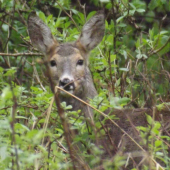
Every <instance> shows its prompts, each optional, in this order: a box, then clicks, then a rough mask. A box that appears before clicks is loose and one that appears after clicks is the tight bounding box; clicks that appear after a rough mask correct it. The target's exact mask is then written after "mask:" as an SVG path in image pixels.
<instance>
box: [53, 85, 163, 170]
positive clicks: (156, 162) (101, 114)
mask: <svg viewBox="0 0 170 170" xmlns="http://www.w3.org/2000/svg"><path fill="white" fill-rule="evenodd" d="M55 87H56V88H57V89H59V90H61V91H63V92H65V93H67V94H69V95H70V96H72V97H74V98H75V99H77V100H79V101H80V102H82V103H84V104H85V105H87V106H89V107H91V108H92V109H94V110H96V111H97V112H99V113H100V114H101V115H103V116H104V117H107V118H108V119H109V120H110V121H111V122H112V123H113V124H114V125H115V126H117V127H118V128H119V129H120V130H121V131H122V132H123V133H124V134H125V135H127V136H128V137H129V138H130V139H131V140H132V141H133V142H134V143H135V144H136V145H137V146H138V147H139V148H140V149H141V150H142V151H143V152H146V151H145V150H144V149H143V148H142V147H141V146H140V145H139V144H138V143H137V142H136V141H135V140H134V139H133V138H132V137H131V136H130V135H129V134H128V133H127V132H126V131H124V130H123V129H122V128H121V127H120V126H119V125H118V124H117V123H116V122H115V121H114V120H112V119H111V118H110V117H109V116H108V115H106V114H105V113H103V112H101V111H100V110H98V109H96V108H95V107H93V106H91V105H90V104H88V103H87V102H85V101H83V100H81V99H80V98H78V97H76V96H75V95H73V94H71V93H69V92H68V91H66V90H64V89H62V88H60V87H59V86H55ZM151 159H152V161H153V162H154V163H155V164H156V165H159V167H160V168H161V169H162V170H164V168H163V167H162V166H161V165H160V164H158V163H157V162H156V161H155V160H154V159H153V158H151Z"/></svg>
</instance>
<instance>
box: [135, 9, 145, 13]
mask: <svg viewBox="0 0 170 170" xmlns="http://www.w3.org/2000/svg"><path fill="white" fill-rule="evenodd" d="M136 11H137V12H139V13H142V12H145V9H137V10H136Z"/></svg>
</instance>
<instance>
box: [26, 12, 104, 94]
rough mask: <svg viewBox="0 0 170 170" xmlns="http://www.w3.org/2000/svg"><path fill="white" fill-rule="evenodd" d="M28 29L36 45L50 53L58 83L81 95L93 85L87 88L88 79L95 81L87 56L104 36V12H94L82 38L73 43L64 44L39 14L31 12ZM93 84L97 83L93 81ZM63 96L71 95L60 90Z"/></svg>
mask: <svg viewBox="0 0 170 170" xmlns="http://www.w3.org/2000/svg"><path fill="white" fill-rule="evenodd" d="M28 31H29V35H30V39H31V41H32V43H33V45H34V46H35V47H37V48H38V49H39V50H40V51H41V52H42V53H44V55H45V56H46V60H47V62H48V67H49V70H50V76H51V80H52V81H53V84H54V85H59V86H60V87H62V88H64V89H65V90H67V91H68V92H70V93H72V94H74V95H77V96H80V95H79V94H81V93H83V91H84V89H85V88H90V87H85V86H86V84H87V83H85V81H89V80H90V81H91V76H90V74H89V68H88V65H87V63H88V61H87V60H88V57H87V55H88V53H89V51H91V50H92V49H93V48H94V47H96V46H97V45H98V43H99V42H100V41H101V40H102V38H103V36H104V14H103V13H101V12H98V13H97V14H96V15H94V16H93V17H92V18H91V19H90V20H89V21H88V22H87V23H86V24H85V25H84V27H83V30H82V32H81V35H80V37H79V38H78V40H77V41H76V42H73V43H65V44H61V45H60V44H59V43H58V42H57V41H56V40H54V38H53V36H52V34H51V31H50V29H49V28H48V27H47V25H45V24H44V23H43V21H42V20H41V19H40V18H38V17H37V16H36V14H35V13H31V14H30V16H29V18H28ZM89 76H90V78H89ZM90 83H91V84H92V85H93V82H90ZM60 95H63V96H67V94H66V93H64V92H60Z"/></svg>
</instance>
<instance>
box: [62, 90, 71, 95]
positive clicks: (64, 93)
mask: <svg viewBox="0 0 170 170" xmlns="http://www.w3.org/2000/svg"><path fill="white" fill-rule="evenodd" d="M67 92H68V93H71V94H73V90H69V91H67ZM68 93H66V92H64V91H62V90H60V94H61V95H63V96H69V94H68Z"/></svg>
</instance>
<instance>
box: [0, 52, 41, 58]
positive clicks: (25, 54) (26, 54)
mask: <svg viewBox="0 0 170 170" xmlns="http://www.w3.org/2000/svg"><path fill="white" fill-rule="evenodd" d="M0 56H13V57H18V56H44V55H43V54H42V53H15V54H13V53H0Z"/></svg>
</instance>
